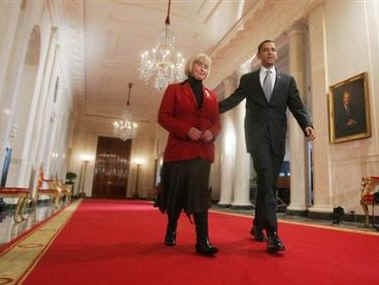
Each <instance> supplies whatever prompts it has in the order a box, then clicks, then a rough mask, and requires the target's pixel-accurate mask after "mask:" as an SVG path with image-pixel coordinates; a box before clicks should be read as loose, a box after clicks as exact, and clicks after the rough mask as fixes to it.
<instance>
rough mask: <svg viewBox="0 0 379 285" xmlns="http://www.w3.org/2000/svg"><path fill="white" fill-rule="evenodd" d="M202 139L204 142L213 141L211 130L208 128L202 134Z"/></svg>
mask: <svg viewBox="0 0 379 285" xmlns="http://www.w3.org/2000/svg"><path fill="white" fill-rule="evenodd" d="M201 140H202V141H204V142H211V141H212V140H213V134H212V132H211V131H210V130H206V131H205V132H204V133H202V134H201Z"/></svg>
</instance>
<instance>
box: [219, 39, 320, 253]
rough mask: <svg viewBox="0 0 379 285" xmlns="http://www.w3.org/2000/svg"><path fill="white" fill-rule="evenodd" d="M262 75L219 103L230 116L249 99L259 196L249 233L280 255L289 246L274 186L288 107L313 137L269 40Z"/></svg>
mask: <svg viewBox="0 0 379 285" xmlns="http://www.w3.org/2000/svg"><path fill="white" fill-rule="evenodd" d="M258 58H259V59H260V61H261V67H260V69H259V70H257V71H254V72H250V73H247V74H245V75H243V76H242V77H241V80H240V85H239V87H238V88H237V89H236V90H235V91H234V93H233V94H232V95H231V96H229V97H228V98H226V99H224V100H223V101H221V102H220V103H219V108H220V112H221V113H223V112H226V111H228V110H230V109H231V108H233V107H235V106H236V105H238V104H239V103H240V102H241V101H242V100H243V99H245V98H246V117H245V136H246V147H247V151H248V152H249V153H250V154H251V156H252V158H253V160H254V168H255V170H256V172H257V178H258V181H257V182H258V191H257V199H256V209H255V218H254V222H253V228H252V230H251V234H252V235H253V236H254V238H255V240H257V241H264V240H265V236H264V233H263V230H265V232H266V235H267V250H268V251H269V252H277V251H280V250H284V249H285V246H284V244H283V243H282V241H281V240H280V238H279V235H278V226H277V217H276V195H275V192H276V181H277V178H278V175H279V170H280V166H281V164H282V161H283V157H284V153H285V135H286V128H287V117H286V110H287V107H289V109H290V111H291V112H292V114H293V115H294V116H295V118H296V120H297V122H298V123H299V125H300V127H301V128H302V129H303V131H304V133H305V135H306V136H307V137H310V138H311V139H312V140H313V139H315V132H314V129H313V126H312V122H311V119H310V116H309V114H308V112H307V111H306V109H305V107H304V105H303V103H302V102H301V99H300V97H299V91H298V89H297V87H296V82H295V79H294V78H293V77H292V76H290V75H287V74H284V73H280V72H279V70H277V69H276V68H275V62H276V60H277V58H278V55H277V50H276V46H275V43H274V42H273V41H271V40H266V41H264V42H262V43H261V44H260V45H259V46H258Z"/></svg>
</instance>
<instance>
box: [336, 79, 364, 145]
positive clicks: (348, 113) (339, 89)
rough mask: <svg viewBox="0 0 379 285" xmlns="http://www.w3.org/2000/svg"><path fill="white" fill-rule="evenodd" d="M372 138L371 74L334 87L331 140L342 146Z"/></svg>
mask: <svg viewBox="0 0 379 285" xmlns="http://www.w3.org/2000/svg"><path fill="white" fill-rule="evenodd" d="M370 136H371V121H370V103H369V93H368V75H367V72H364V73H360V74H358V75H356V76H353V77H350V78H348V79H346V80H344V81H342V82H339V83H336V84H334V85H332V86H330V92H329V139H330V142H331V143H341V142H347V141H351V140H357V139H363V138H368V137H370Z"/></svg>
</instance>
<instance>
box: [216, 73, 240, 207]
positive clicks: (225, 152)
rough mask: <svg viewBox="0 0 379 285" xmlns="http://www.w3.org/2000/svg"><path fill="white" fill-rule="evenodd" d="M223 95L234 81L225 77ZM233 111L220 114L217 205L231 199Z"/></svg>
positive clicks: (230, 88) (226, 204) (233, 157)
mask: <svg viewBox="0 0 379 285" xmlns="http://www.w3.org/2000/svg"><path fill="white" fill-rule="evenodd" d="M224 87H225V93H224V94H225V96H229V95H230V94H232V92H233V91H234V89H235V83H234V82H233V81H232V80H230V79H227V80H225V81H224ZM233 112H234V110H231V111H228V112H226V113H224V114H222V115H221V118H222V133H221V145H222V150H221V159H220V160H221V185H220V201H219V202H218V204H219V205H222V206H229V205H230V204H231V203H232V199H233V179H234V173H235V167H234V166H235V149H236V137H235V129H234V125H233Z"/></svg>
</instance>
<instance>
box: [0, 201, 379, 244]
mask: <svg viewBox="0 0 379 285" xmlns="http://www.w3.org/2000/svg"><path fill="white" fill-rule="evenodd" d="M60 207H61V208H62V207H64V205H61V206H60ZM59 210H60V208H58V209H56V208H55V207H54V205H53V204H52V203H46V204H41V205H38V206H37V207H36V208H35V210H32V209H27V210H26V213H25V220H24V221H22V222H20V223H16V222H15V221H14V219H13V213H14V209H4V210H1V211H0V248H1V247H2V246H5V245H6V244H7V243H9V242H11V241H12V240H14V239H15V238H17V237H19V236H20V235H22V234H23V233H25V232H26V231H28V230H29V229H31V228H32V227H33V226H34V225H36V224H38V223H40V222H43V221H44V220H46V219H47V218H49V217H50V216H52V215H53V214H54V213H55V212H56V211H59ZM212 210H216V211H222V212H228V213H237V214H244V215H252V213H253V210H244V209H233V208H224V207H219V206H217V205H214V206H213V207H212ZM278 217H279V218H280V219H282V220H285V221H294V222H301V223H306V224H314V225H321V226H331V227H335V228H346V229H350V230H357V231H368V232H377V230H375V229H374V228H372V227H368V228H367V227H365V226H364V225H363V224H362V223H353V222H345V221H344V222H342V223H341V224H338V225H334V224H332V221H330V220H316V219H310V218H306V217H299V216H293V215H286V214H285V213H278Z"/></svg>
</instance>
